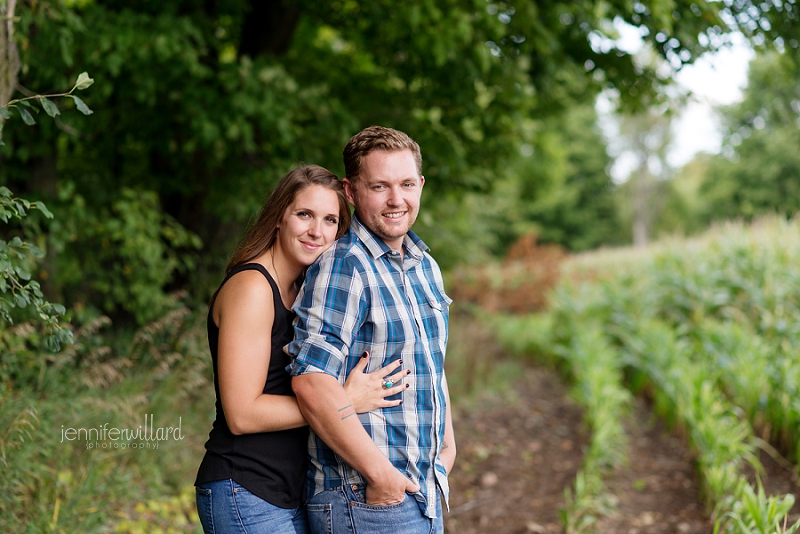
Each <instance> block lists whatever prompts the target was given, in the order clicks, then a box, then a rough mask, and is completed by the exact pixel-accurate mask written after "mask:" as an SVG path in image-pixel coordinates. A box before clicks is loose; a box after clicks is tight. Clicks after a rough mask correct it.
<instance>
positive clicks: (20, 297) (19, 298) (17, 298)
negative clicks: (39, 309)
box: [14, 293, 28, 308]
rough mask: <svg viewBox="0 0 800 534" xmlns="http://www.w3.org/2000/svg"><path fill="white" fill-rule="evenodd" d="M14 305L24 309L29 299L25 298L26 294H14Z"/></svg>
mask: <svg viewBox="0 0 800 534" xmlns="http://www.w3.org/2000/svg"><path fill="white" fill-rule="evenodd" d="M14 304H15V305H16V306H17V308H24V307H25V306H27V305H28V299H26V298H25V295H24V294H20V293H14Z"/></svg>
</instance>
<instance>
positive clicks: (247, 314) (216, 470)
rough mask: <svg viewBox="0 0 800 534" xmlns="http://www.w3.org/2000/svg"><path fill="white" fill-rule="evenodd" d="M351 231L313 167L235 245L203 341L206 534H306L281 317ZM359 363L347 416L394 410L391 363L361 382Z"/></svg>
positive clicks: (282, 187) (339, 194) (300, 425)
mask: <svg viewBox="0 0 800 534" xmlns="http://www.w3.org/2000/svg"><path fill="white" fill-rule="evenodd" d="M349 224H350V210H349V206H348V203H347V199H346V198H345V195H344V189H343V187H342V184H341V182H340V181H339V179H338V178H337V177H336V176H334V175H333V174H331V173H330V172H328V171H327V170H325V169H323V168H322V167H319V166H316V165H308V166H305V167H301V168H298V169H295V170H293V171H292V172H290V173H289V174H287V175H286V176H284V177H283V179H281V181H280V182H279V183H278V185H277V187H276V188H275V191H274V192H273V193H272V195H270V198H269V199H268V200H267V203H266V205H265V206H264V208H263V209H262V210H261V214H260V215H259V217H258V219H257V221H256V223H255V224H254V225H253V226H252V227H251V228H250V230H249V231H248V233H247V235H246V236H245V238H244V239H243V240H242V241H241V243H239V246H238V247H237V249H236V251H235V252H234V254H233V256H232V258H231V260H230V263H229V264H228V267H227V270H226V271H227V276H226V277H225V280H224V281H223V282H222V284H221V286H220V288H219V289H218V290H217V293H216V294H215V295H214V298H213V299H212V301H211V305H210V309H209V312H208V341H209V347H210V350H211V359H212V362H213V368H214V389H215V392H216V396H217V400H216V411H217V417H216V420H215V421H214V425H213V428H212V430H211V433H210V434H209V439H208V441H207V442H206V454H205V457H204V458H203V462H202V464H201V465H200V469H199V470H198V473H197V479H196V481H195V486H197V510H198V514H199V516H200V522H201V523H202V524H203V530H204V531H205V532H206V533H229V532H236V533H254V532H256V533H262V532H263V533H266V532H269V533H281V534H283V533H291V534H296V533H305V532H306V529H307V525H306V517H305V510H304V508H303V507H302V502H303V497H304V491H303V490H304V486H305V478H306V467H307V453H306V447H307V439H308V430H307V427H306V421H305V419H304V418H303V416H302V414H301V413H300V409H299V408H298V406H297V401H296V399H295V397H294V396H293V393H292V389H291V383H290V376H289V375H288V373H286V371H285V367H286V366H287V365H288V364H289V357H288V356H287V355H286V354H285V353H284V352H283V350H282V349H283V347H284V346H285V345H286V344H287V343H289V342H290V341H291V340H292V337H293V331H292V320H293V319H294V314H293V313H292V312H291V311H289V310H290V309H291V306H292V303H293V302H294V299H295V297H296V296H297V292H298V289H299V286H300V284H301V283H302V274H303V271H304V269H305V268H306V267H307V266H308V265H310V264H311V263H313V262H314V260H316V259H317V257H319V255H320V254H322V252H324V251H325V250H326V249H328V248H329V247H330V246H331V244H333V241H334V240H335V239H337V238H339V237H340V236H341V235H342V234H343V233H344V232H345V230H346V229H347V228H348V227H349ZM366 363H367V354H366V353H365V354H364V357H362V359H361V362H360V363H359V366H358V367H356V368H355V369H354V371H353V373H351V375H350V376H349V377H348V380H347V382H346V383H345V390H346V391H347V393H348V395H349V396H350V398H351V400H352V402H353V406H354V407H355V409H356V411H357V412H367V411H370V410H373V409H376V408H380V407H389V406H396V405H398V404H399V403H400V401H399V400H394V401H388V400H385V399H384V397H387V396H391V395H395V394H397V393H399V392H400V391H401V390H403V389H405V384H400V382H401V381H402V380H401V379H399V376H400V375H402V377H405V376H407V374H408V371H402V372H400V373H399V374H398V377H397V378H398V379H396V380H395V381H394V383H395V384H399V385H395V386H394V387H391V388H389V389H384V388H383V386H382V384H383V377H385V376H387V375H390V374H392V373H393V372H395V371H396V370H397V367H398V366H399V363H397V362H396V363H393V364H390V365H388V366H386V367H384V368H383V369H379V370H377V371H375V372H374V373H370V374H365V373H364V369H365V368H366Z"/></svg>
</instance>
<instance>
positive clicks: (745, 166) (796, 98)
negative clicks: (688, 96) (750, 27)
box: [701, 52, 800, 220]
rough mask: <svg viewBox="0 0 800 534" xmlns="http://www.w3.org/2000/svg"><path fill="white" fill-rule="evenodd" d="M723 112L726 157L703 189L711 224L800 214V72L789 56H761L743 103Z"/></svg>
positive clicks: (715, 164) (752, 70)
mask: <svg viewBox="0 0 800 534" xmlns="http://www.w3.org/2000/svg"><path fill="white" fill-rule="evenodd" d="M722 113H723V117H724V118H725V120H726V124H727V129H728V133H727V135H726V137H725V140H724V144H723V153H722V155H720V156H718V157H716V158H714V159H713V160H712V161H711V162H710V165H709V169H708V172H707V175H706V178H705V180H704V183H703V186H702V188H701V194H702V195H703V197H704V198H705V200H706V202H707V211H706V213H705V218H706V220H715V219H724V218H734V217H744V218H747V219H750V218H752V217H754V216H756V215H759V214H763V213H774V212H779V213H783V214H785V215H793V214H795V213H798V212H800V152H798V150H797V147H799V146H800V69H798V65H797V64H796V62H795V61H794V60H793V59H792V58H791V57H790V54H789V52H785V53H783V54H781V53H776V52H772V53H765V54H760V55H759V56H757V57H756V58H755V59H754V60H753V61H752V62H751V63H750V74H749V79H748V86H747V89H746V90H745V98H744V100H743V101H742V102H741V103H739V104H736V105H734V106H732V107H729V108H727V109H724V110H722Z"/></svg>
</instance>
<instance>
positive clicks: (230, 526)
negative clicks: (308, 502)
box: [196, 479, 308, 534]
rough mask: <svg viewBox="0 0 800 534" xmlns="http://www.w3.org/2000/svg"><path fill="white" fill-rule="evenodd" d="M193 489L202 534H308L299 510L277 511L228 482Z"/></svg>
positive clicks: (304, 511)
mask: <svg viewBox="0 0 800 534" xmlns="http://www.w3.org/2000/svg"><path fill="white" fill-rule="evenodd" d="M196 489H197V515H199V516H200V523H201V524H202V525H203V531H204V532H205V534H308V520H307V518H306V510H305V508H304V507H302V506H301V507H298V508H289V509H287V508H279V507H277V506H275V505H273V504H270V503H268V502H267V501H265V500H264V499H262V498H260V497H256V496H255V495H253V494H252V493H250V492H249V491H247V490H246V489H245V488H243V487H242V486H241V485H239V484H237V483H236V482H234V481H233V480H230V479H227V480H218V481H216V482H208V483H205V484H200V485H199V486H197V488H196Z"/></svg>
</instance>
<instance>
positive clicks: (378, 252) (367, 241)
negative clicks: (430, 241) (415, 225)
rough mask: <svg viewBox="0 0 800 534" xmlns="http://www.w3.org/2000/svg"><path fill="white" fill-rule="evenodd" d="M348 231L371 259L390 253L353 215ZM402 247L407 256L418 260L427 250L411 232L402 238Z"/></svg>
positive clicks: (382, 242)
mask: <svg viewBox="0 0 800 534" xmlns="http://www.w3.org/2000/svg"><path fill="white" fill-rule="evenodd" d="M350 230H352V232H353V233H354V234H356V236H357V237H358V238H359V239H360V240H361V242H363V243H364V246H365V247H367V250H368V251H369V253H370V254H371V255H372V258H373V259H378V258H379V257H381V256H383V255H384V254H388V253H390V252H392V248H391V247H390V246H389V245H387V244H386V243H385V242H384V241H383V239H381V238H380V237H378V236H377V235H375V233H374V232H373V231H372V230H370V229H369V228H367V227H366V226H365V225H364V223H362V222H361V221H360V220H359V218H358V216H357V215H355V214H353V220H352V221H351V222H350ZM403 247H404V248H405V249H406V252H408V254H410V255H412V256H415V257H418V258H422V256H423V254H424V253H425V252H426V251H427V250H428V245H426V244H425V242H424V241H422V239H420V238H419V236H418V235H417V234H415V233H414V232H412V231H411V230H409V231H408V232H407V233H406V235H405V237H404V238H403Z"/></svg>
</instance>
